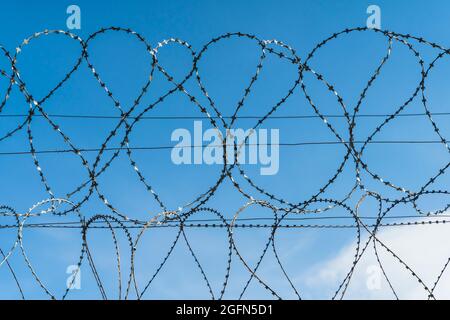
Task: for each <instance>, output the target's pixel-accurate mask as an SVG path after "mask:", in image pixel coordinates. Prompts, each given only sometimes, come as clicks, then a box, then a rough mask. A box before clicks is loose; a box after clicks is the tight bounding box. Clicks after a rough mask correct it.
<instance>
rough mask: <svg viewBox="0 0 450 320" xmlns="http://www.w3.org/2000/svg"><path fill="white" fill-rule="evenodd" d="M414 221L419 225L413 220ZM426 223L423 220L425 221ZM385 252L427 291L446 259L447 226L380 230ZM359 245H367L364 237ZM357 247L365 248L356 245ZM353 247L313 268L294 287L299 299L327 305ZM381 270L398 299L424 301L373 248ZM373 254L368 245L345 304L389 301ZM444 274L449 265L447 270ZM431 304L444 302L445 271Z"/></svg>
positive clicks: (449, 275)
mask: <svg viewBox="0 0 450 320" xmlns="http://www.w3.org/2000/svg"><path fill="white" fill-rule="evenodd" d="M418 221H419V220H418ZM426 221H428V220H426ZM377 237H378V239H380V240H381V241H382V242H383V243H384V244H385V245H386V246H387V247H389V248H390V249H391V250H392V251H393V252H394V253H395V254H397V255H398V256H399V257H400V258H401V259H402V260H403V261H404V262H405V263H406V264H407V265H408V266H409V267H410V268H411V269H412V270H413V271H414V272H415V273H416V274H417V275H418V276H419V277H420V278H421V279H422V280H423V281H424V283H425V284H426V285H427V286H428V287H429V288H432V287H433V285H434V282H435V281H436V279H437V277H438V275H439V273H440V271H441V270H442V268H443V266H444V265H445V263H446V262H447V260H448V258H449V257H450V246H449V245H448V244H449V243H450V224H432V225H428V224H426V225H417V226H415V225H413V226H398V227H386V228H384V229H382V230H381V231H379V232H378V233H377ZM363 240H367V237H365V238H364V239H363ZM362 243H365V241H364V242H362ZM355 245H356V243H351V244H349V245H347V246H346V247H345V248H343V249H342V250H341V251H340V252H339V253H337V254H336V256H335V257H333V258H331V259H329V260H328V261H325V262H323V263H320V264H318V265H315V266H314V267H313V268H311V269H310V270H309V271H307V272H306V273H305V274H303V275H302V276H300V277H298V278H296V279H295V280H296V281H295V282H296V283H297V284H298V285H299V286H303V287H304V288H305V289H307V290H306V291H308V292H310V294H309V295H308V296H306V297H305V298H322V299H328V298H330V296H332V295H333V294H334V292H335V290H336V289H337V287H338V285H339V283H340V282H342V280H343V279H344V278H345V276H346V274H347V273H348V271H349V269H350V265H351V262H352V260H353V258H354V255H355ZM377 249H378V253H379V257H380V260H381V262H382V265H383V267H384V269H385V271H386V274H387V276H388V277H389V280H390V281H391V283H392V285H393V287H394V289H395V291H396V293H397V295H398V297H399V298H400V299H426V298H427V297H428V293H427V291H425V290H424V289H423V286H422V285H421V284H420V283H419V282H418V280H417V279H416V278H414V277H413V276H412V275H411V272H410V271H408V270H407V269H406V268H405V266H404V265H402V264H401V263H400V262H399V261H398V260H397V259H395V258H394V257H393V256H392V254H390V253H389V252H387V250H386V249H384V248H383V247H382V246H381V245H377ZM378 266H379V265H378V262H377V260H376V256H375V253H374V249H373V245H372V244H369V246H368V248H367V251H366V252H365V253H364V255H363V257H362V258H361V260H360V261H359V263H358V265H357V267H356V268H355V271H354V274H353V277H352V280H351V282H350V285H349V287H348V290H347V292H346V295H345V298H346V299H393V298H395V296H394V295H393V293H392V291H391V289H390V287H389V284H388V283H387V281H386V280H385V278H384V276H383V274H382V273H381V269H379V267H378ZM448 269H450V265H449V267H448ZM434 295H435V297H436V298H437V299H450V270H446V271H445V273H444V274H443V276H442V279H441V280H440V282H439V284H438V285H437V287H436V289H435V291H434Z"/></svg>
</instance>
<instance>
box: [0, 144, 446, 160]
mask: <svg viewBox="0 0 450 320" xmlns="http://www.w3.org/2000/svg"><path fill="white" fill-rule="evenodd" d="M344 143H349V142H348V141H344V142H342V141H311V142H284V143H273V144H270V143H269V144H265V143H264V144H263V143H246V144H245V145H246V146H280V147H298V146H312V145H313V146H316V145H340V144H344ZM364 143H367V144H440V143H444V142H443V141H440V140H379V141H353V144H364ZM445 143H450V141H445ZM226 146H229V147H233V145H232V144H228V145H226ZM207 147H210V148H221V147H223V145H222V144H216V145H208V144H205V145H194V146H178V145H175V146H153V147H129V148H127V147H111V148H104V149H103V151H120V150H128V149H129V150H135V151H139V150H141V151H145V150H168V149H187V148H207ZM100 150H102V149H100V148H80V149H77V150H72V149H60V150H36V151H34V153H35V154H53V153H76V152H98V151H100ZM32 153H33V152H31V151H10V152H0V156H11V155H27V154H32Z"/></svg>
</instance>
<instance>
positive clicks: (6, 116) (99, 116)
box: [0, 112, 450, 120]
mask: <svg viewBox="0 0 450 320" xmlns="http://www.w3.org/2000/svg"><path fill="white" fill-rule="evenodd" d="M28 116H29V115H28V114H0V118H21V117H28ZM47 116H48V117H54V118H73V119H121V118H122V117H120V116H105V115H82V114H78V115H69V114H48V115H47ZM323 116H324V117H325V118H345V116H344V115H340V114H325V115H323ZM389 116H391V115H390V114H357V115H355V117H356V118H380V117H389ZM419 116H427V114H426V113H405V114H398V115H397V117H419ZM430 116H450V112H435V113H430ZM34 117H39V118H43V117H44V116H43V115H41V114H34V115H33V118H34ZM262 117H263V116H255V115H249V116H239V118H240V119H261V118H262ZM136 118H137V117H132V116H128V117H127V119H133V120H134V119H136ZM222 118H223V119H232V117H231V116H222ZM314 118H320V117H319V116H318V115H286V116H281V115H280V116H269V117H268V119H314ZM139 119H140V120H183V119H184V120H195V119H209V118H208V117H207V116H143V117H140V118H139ZM211 119H220V117H211Z"/></svg>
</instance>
